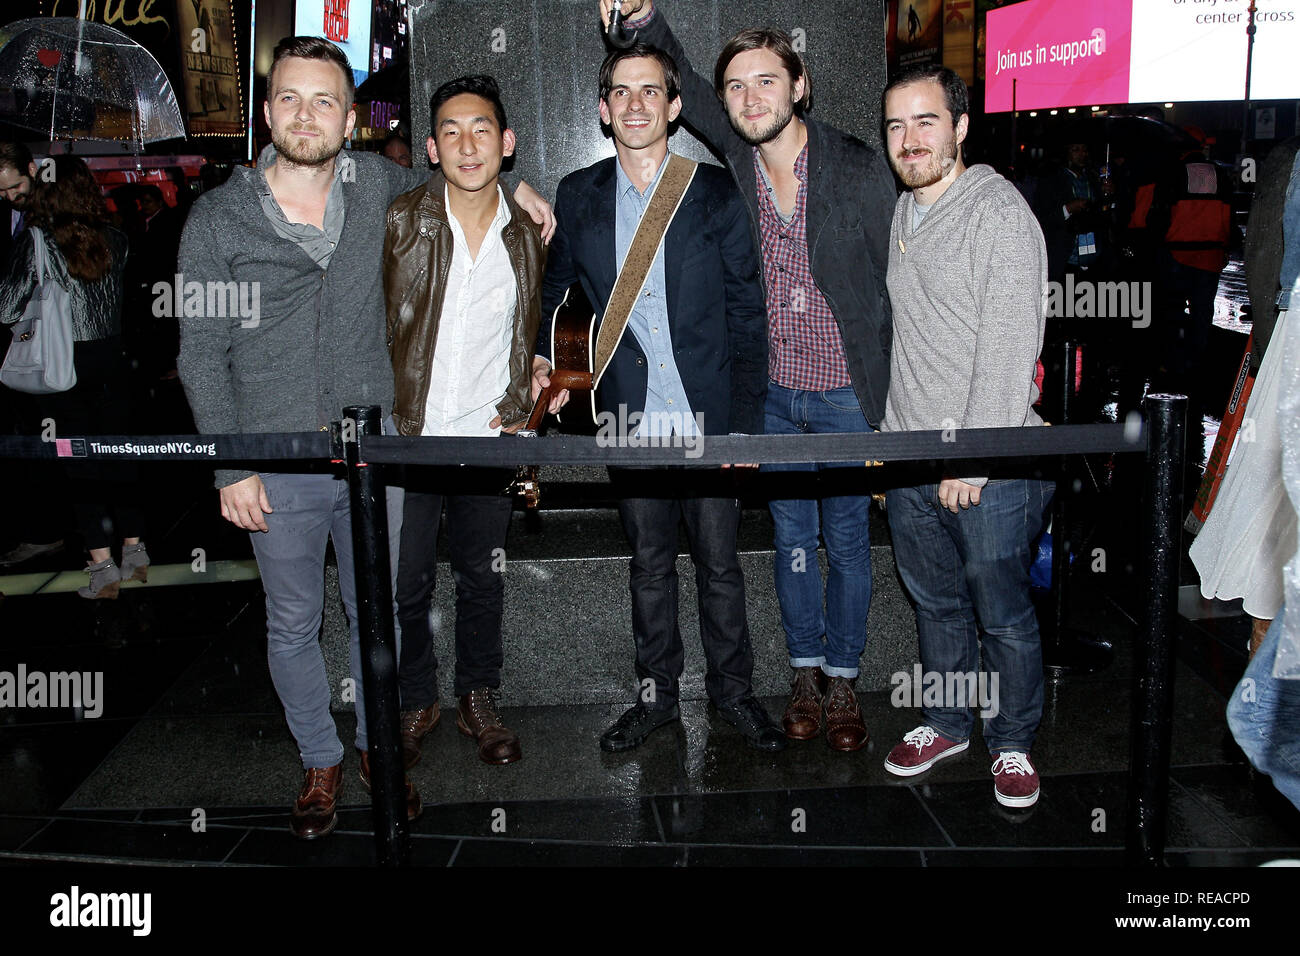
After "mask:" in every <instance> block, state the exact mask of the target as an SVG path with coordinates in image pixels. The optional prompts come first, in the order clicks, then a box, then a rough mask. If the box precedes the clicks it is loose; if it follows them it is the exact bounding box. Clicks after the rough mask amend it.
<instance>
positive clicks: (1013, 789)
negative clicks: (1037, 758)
mask: <svg viewBox="0 0 1300 956" xmlns="http://www.w3.org/2000/svg"><path fill="white" fill-rule="evenodd" d="M993 796H995V797H997V798H998V803H1000V804H1002V805H1003V806H1004V807H1032V806H1033V805H1034V804H1035V803H1037V802H1038V771H1037V770H1035V769H1034V765H1033V764H1031V763H1030V762H1029V754H1027V753H1025V752H1024V751H1021V750H1003V751H1001V752H1000V753H996V754H994V755H993Z"/></svg>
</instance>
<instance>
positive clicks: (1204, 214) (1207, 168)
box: [1129, 162, 1232, 272]
mask: <svg viewBox="0 0 1300 956" xmlns="http://www.w3.org/2000/svg"><path fill="white" fill-rule="evenodd" d="M1183 168H1184V170H1185V171H1186V176H1187V182H1186V187H1185V189H1184V190H1182V191H1181V193H1180V194H1177V195H1178V198H1177V199H1176V200H1175V201H1174V203H1173V205H1172V206H1170V208H1169V228H1168V229H1167V230H1165V234H1164V244H1165V247H1166V248H1167V249H1168V250H1169V254H1170V255H1172V256H1173V257H1174V259H1175V260H1176V261H1177V262H1180V263H1182V264H1183V265H1185V266H1191V267H1192V268H1193V269H1203V270H1205V271H1206V272H1222V271H1223V267H1224V266H1226V265H1227V264H1228V238H1229V236H1231V234H1232V205H1231V203H1229V202H1228V201H1227V200H1226V199H1223V198H1221V197H1220V195H1219V185H1218V174H1217V170H1216V168H1215V166H1214V164H1213V163H1196V162H1190V163H1186V164H1184V167H1183ZM1155 198H1156V184H1155V183H1148V184H1147V185H1145V186H1141V187H1139V188H1138V191H1137V196H1136V197H1135V201H1134V205H1133V215H1132V217H1131V218H1130V219H1129V228H1130V229H1145V228H1146V225H1147V216H1148V215H1149V214H1150V212H1151V207H1152V206H1153V205H1154V204H1155Z"/></svg>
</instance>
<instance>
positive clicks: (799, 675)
mask: <svg viewBox="0 0 1300 956" xmlns="http://www.w3.org/2000/svg"><path fill="white" fill-rule="evenodd" d="M825 692H826V674H825V673H824V672H823V671H822V669H821V668H820V667H796V668H795V669H794V681H793V682H792V683H791V684H790V702H789V703H787V704H786V706H785V714H784V715H783V716H782V717H781V726H782V727H784V728H785V735H786V736H787V737H789V738H791V739H792V740H812V739H813V738H814V737H817V736H818V735H819V734H821V732H822V695H823V694H824V693H825Z"/></svg>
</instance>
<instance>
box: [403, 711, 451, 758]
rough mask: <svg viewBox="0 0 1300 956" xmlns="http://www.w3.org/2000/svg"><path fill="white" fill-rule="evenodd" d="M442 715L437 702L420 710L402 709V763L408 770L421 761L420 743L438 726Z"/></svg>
mask: <svg viewBox="0 0 1300 956" xmlns="http://www.w3.org/2000/svg"><path fill="white" fill-rule="evenodd" d="M441 717H442V713H441V712H440V711H439V710H438V705H437V703H434V704H433V706H432V707H425V708H422V709H420V710H404V711H402V717H401V726H402V763H403V764H404V765H405V766H406V769H407V770H410V769H411V768H412V767H414V766H415V765H416V764H417V763H419V762H420V743H421V741H423V740H424V736H425V734H427V733H429V731H431V730H433V728H434V727H437V726H438V720H439V718H441Z"/></svg>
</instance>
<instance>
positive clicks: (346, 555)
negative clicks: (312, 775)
mask: <svg viewBox="0 0 1300 956" xmlns="http://www.w3.org/2000/svg"><path fill="white" fill-rule="evenodd" d="M385 431H387V430H385ZM262 483H263V484H264V485H265V486H266V497H267V500H268V501H269V502H270V503H271V514H268V515H265V518H266V526H267V531H266V532H260V531H255V532H252V539H253V553H254V554H255V555H256V556H257V569H258V572H259V573H260V574H261V576H262V587H263V589H264V590H265V591H266V639H267V648H266V657H267V663H268V665H269V666H270V669H271V681H272V683H274V684H275V691H276V693H277V694H279V696H280V703H281V704H283V705H284V715H285V718H286V720H287V721H288V723H289V730H290V731H291V732H292V733H293V737H294V740H296V741H297V742H298V750H299V753H300V754H301V756H302V765H303V768H304V769H306V768H310V767H332V766H334V765H335V764H337V763H341V762H342V761H343V744H342V743H341V742H340V741H339V737H338V731H337V729H336V728H335V726H334V718H333V717H332V716H331V715H330V699H331V688H330V685H329V678H328V676H327V675H326V672H325V655H324V653H323V652H322V650H321V645H320V640H319V635H320V628H321V617H322V613H323V611H324V607H325V576H324V567H325V543H326V540H327V539H329V538H333V540H334V554H335V556H336V557H337V558H338V565H339V590H340V591H341V592H342V595H343V609H344V611H345V612H346V613H347V617H348V629H349V631H350V632H351V641H350V644H349V653H348V658H349V662H350V665H351V674H352V679H353V682H354V683H355V685H356V688H355V694H356V697H355V699H356V709H357V736H356V745H357V746H358V747H360V748H361V749H363V750H364V749H368V746H369V745H368V743H367V738H366V704H365V699H364V696H363V693H362V681H361V635H360V630H359V626H358V623H357V586H356V574H355V568H354V565H353V561H352V511H351V507H350V505H349V502H348V483H347V482H346V481H344V480H342V479H339V478H335V477H334V476H332V475H303V474H280V473H263V474H262ZM387 498H388V551H389V555H388V560H389V566H390V567H391V568H392V575H393V581H392V583H391V586H392V588H393V593H396V587H397V581H396V578H397V554H398V549H399V547H400V544H401V530H402V502H403V498H404V494H403V490H402V489H401V488H400V487H396V486H393V485H390V486H389V487H388V490H387ZM393 620H394V624H393V627H394V632H395V634H396V637H397V642H398V646H397V648H395V652H396V654H398V655H400V653H401V651H400V647H401V640H402V636H401V631H400V629H399V627H398V624H397V617H396V604H394V616H393ZM395 659H397V658H395ZM339 690H340V693H342V688H340V689H339Z"/></svg>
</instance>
